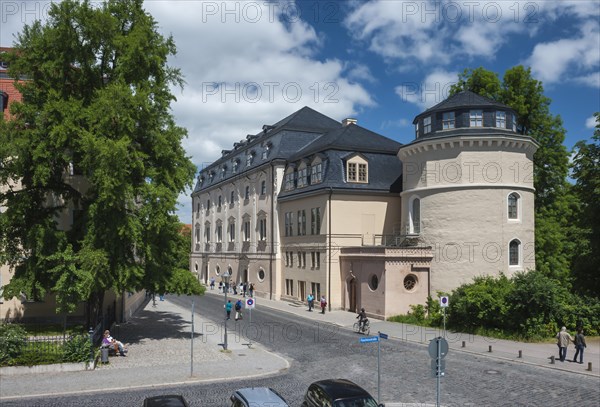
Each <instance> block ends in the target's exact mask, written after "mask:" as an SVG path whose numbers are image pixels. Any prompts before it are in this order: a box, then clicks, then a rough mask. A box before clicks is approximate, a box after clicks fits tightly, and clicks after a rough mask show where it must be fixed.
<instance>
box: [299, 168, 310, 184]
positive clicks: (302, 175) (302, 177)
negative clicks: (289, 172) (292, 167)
mask: <svg viewBox="0 0 600 407" xmlns="http://www.w3.org/2000/svg"><path fill="white" fill-rule="evenodd" d="M307 175H308V169H307V168H306V167H304V168H302V169H300V170H298V188H302V187H305V186H307V185H308V179H307Z"/></svg>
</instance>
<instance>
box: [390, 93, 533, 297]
mask: <svg viewBox="0 0 600 407" xmlns="http://www.w3.org/2000/svg"><path fill="white" fill-rule="evenodd" d="M413 124H414V125H415V140H414V141H413V142H411V143H409V144H406V145H404V146H402V147H401V148H400V150H399V152H398V157H399V158H400V160H401V161H402V165H403V187H402V193H401V197H402V219H403V225H404V226H403V227H404V229H403V230H404V232H405V234H406V235H408V236H412V237H414V238H418V239H417V240H418V241H420V242H422V243H424V244H426V245H428V246H431V247H432V249H433V253H434V258H433V261H432V264H431V274H430V290H429V292H430V294H431V295H432V296H436V292H438V291H442V292H450V291H451V290H452V289H454V288H456V287H458V286H459V285H461V284H463V283H467V282H470V281H471V280H472V279H473V278H474V277H476V276H483V275H499V274H500V273H504V274H505V275H507V276H511V275H513V274H514V273H515V272H517V271H524V270H528V269H533V268H535V256H534V254H535V252H534V188H533V154H534V153H535V151H536V150H537V144H536V142H535V141H534V140H533V139H532V138H531V137H528V136H524V135H522V134H519V132H518V131H517V125H516V114H515V112H514V111H513V110H512V109H511V108H510V107H508V106H506V105H503V104H501V103H498V102H495V101H493V100H491V99H488V98H485V97H482V96H479V95H477V94H475V93H473V92H469V91H464V92H460V93H458V94H456V95H454V96H452V97H450V98H448V99H446V100H444V101H443V102H441V103H439V104H438V105H436V106H434V107H432V108H430V109H428V110H426V111H425V112H423V113H421V114H420V115H418V116H417V117H416V118H415V120H414V122H413Z"/></svg>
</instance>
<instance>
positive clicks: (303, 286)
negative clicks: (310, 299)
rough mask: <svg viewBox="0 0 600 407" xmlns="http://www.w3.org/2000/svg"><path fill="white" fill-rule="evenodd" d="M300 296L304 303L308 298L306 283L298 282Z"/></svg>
mask: <svg viewBox="0 0 600 407" xmlns="http://www.w3.org/2000/svg"><path fill="white" fill-rule="evenodd" d="M298 296H299V297H300V301H304V299H305V298H306V281H298Z"/></svg>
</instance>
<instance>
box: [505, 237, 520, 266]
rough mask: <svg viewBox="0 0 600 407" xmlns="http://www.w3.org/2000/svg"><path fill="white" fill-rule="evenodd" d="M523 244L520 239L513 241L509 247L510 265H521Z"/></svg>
mask: <svg viewBox="0 0 600 407" xmlns="http://www.w3.org/2000/svg"><path fill="white" fill-rule="evenodd" d="M520 252H521V242H520V241H519V239H514V240H511V242H510V243H509V245H508V265H509V266H518V265H519V264H520V260H521V258H520V257H521V256H520V254H521V253H520Z"/></svg>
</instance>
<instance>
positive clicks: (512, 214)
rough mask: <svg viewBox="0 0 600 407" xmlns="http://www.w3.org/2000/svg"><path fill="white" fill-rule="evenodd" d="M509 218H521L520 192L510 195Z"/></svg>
mask: <svg viewBox="0 0 600 407" xmlns="http://www.w3.org/2000/svg"><path fill="white" fill-rule="evenodd" d="M508 219H519V194H517V193H516V192H513V193H511V194H510V195H509V196H508Z"/></svg>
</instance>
